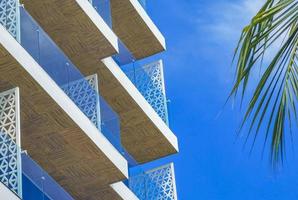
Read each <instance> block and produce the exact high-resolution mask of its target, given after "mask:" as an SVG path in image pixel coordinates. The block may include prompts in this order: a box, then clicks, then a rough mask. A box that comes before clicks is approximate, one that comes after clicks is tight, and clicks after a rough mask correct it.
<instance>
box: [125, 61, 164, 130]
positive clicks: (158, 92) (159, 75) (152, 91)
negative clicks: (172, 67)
mask: <svg viewBox="0 0 298 200" xmlns="http://www.w3.org/2000/svg"><path fill="white" fill-rule="evenodd" d="M126 74H127V76H128V77H129V79H130V80H132V82H133V83H134V84H135V86H136V87H137V88H138V90H139V91H140V93H141V94H142V95H143V96H144V97H145V99H146V100H147V102H148V103H149V104H150V105H151V106H152V108H153V109H154V110H155V111H156V113H157V114H158V115H159V116H160V117H161V118H162V120H163V121H164V122H165V123H167V124H168V109H167V98H166V92H165V83H164V75H163V65H162V61H161V60H160V61H158V62H154V63H151V64H149V65H146V66H143V67H141V68H138V69H135V70H134V71H130V72H127V73H126Z"/></svg>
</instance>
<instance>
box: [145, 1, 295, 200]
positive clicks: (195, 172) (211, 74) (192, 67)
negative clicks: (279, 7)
mask: <svg viewBox="0 0 298 200" xmlns="http://www.w3.org/2000/svg"><path fill="white" fill-rule="evenodd" d="M147 4H148V5H147V6H148V12H149V14H150V16H151V17H152V19H153V21H154V22H155V23H156V24H157V26H158V27H159V28H160V30H161V31H162V33H163V34H164V36H165V37H166V39H167V48H168V50H167V52H165V53H163V54H161V55H157V56H154V57H153V58H150V59H157V58H162V59H163V60H164V65H165V66H164V67H165V78H166V87H167V95H168V98H169V99H170V100H171V106H170V114H171V116H170V120H171V128H172V130H173V131H174V132H175V134H176V135H177V136H178V138H179V142H180V153H179V154H178V155H175V156H172V157H170V158H167V159H164V160H162V161H158V162H157V163H154V165H158V164H163V163H167V162H169V161H174V162H175V168H176V169H175V170H176V179H177V187H178V197H179V199H182V200H200V199H202V200H225V199H228V200H234V199H235V200H236V199H237V200H239V199H241V200H246V199H247V200H251V199H254V200H259V199H260V200H285V199H286V200H287V199H290V200H292V199H298V190H297V189H296V187H297V185H298V170H297V169H296V167H295V166H297V164H298V162H297V158H295V156H291V157H290V158H288V160H287V163H286V165H285V167H284V169H283V170H282V171H280V172H279V173H277V174H273V173H272V172H271V170H270V167H269V165H268V162H267V161H266V160H262V159H261V156H260V152H259V150H258V149H256V150H255V151H254V152H253V154H252V155H251V156H249V154H248V152H247V150H246V149H244V150H243V148H242V146H243V145H242V144H243V142H242V141H241V138H240V139H239V140H236V142H235V132H236V129H237V127H238V126H239V121H240V116H241V115H240V114H239V113H240V112H239V109H236V108H233V106H232V102H230V103H229V104H227V105H226V106H225V107H223V105H224V103H225V100H226V98H227V96H228V94H229V91H230V89H231V86H232V83H233V68H232V67H231V60H232V55H233V50H234V47H235V45H236V41H237V39H238V37H239V34H240V30H241V27H242V26H244V25H245V24H246V23H247V22H248V21H249V18H250V17H251V16H252V15H253V14H254V13H255V12H256V11H257V9H258V8H259V7H260V6H261V4H262V1H261V0H216V1H210V0H185V1H178V0H176V1H175V0H174V1H173V0H162V1H152V0H148V3H147ZM150 59H149V60H150Z"/></svg>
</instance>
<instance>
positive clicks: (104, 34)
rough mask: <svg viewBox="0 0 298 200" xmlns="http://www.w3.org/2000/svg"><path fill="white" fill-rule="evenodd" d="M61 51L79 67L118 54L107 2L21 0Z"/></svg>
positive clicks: (88, 0) (92, 0) (95, 63)
mask: <svg viewBox="0 0 298 200" xmlns="http://www.w3.org/2000/svg"><path fill="white" fill-rule="evenodd" d="M21 3H22V4H24V7H25V8H26V10H27V11H28V12H29V13H30V15H31V16H32V17H33V18H34V19H35V20H36V21H37V22H38V24H40V26H41V27H42V28H43V29H44V30H45V32H46V33H47V34H48V35H49V36H50V37H51V38H52V39H53V41H54V42H55V43H56V44H57V45H58V46H59V47H60V49H61V50H62V51H63V52H64V53H65V54H66V55H67V56H68V57H69V58H70V59H71V60H72V62H73V63H74V64H75V65H76V66H79V67H80V68H81V67H82V68H85V67H86V68H88V67H89V66H90V65H92V66H93V65H98V61H99V60H100V59H102V58H106V57H108V56H111V55H113V54H115V53H117V51H118V46H117V37H116V35H115V34H114V32H113V31H112V30H111V28H110V27H109V26H111V17H110V12H109V2H108V1H106V0H63V1H61V0H46V1H45V0H43V1H41V0H21Z"/></svg>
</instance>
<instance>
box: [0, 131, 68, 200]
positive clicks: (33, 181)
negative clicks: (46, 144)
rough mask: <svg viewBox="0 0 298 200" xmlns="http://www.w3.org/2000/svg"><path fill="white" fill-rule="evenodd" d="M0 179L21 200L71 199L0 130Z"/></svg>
mask: <svg viewBox="0 0 298 200" xmlns="http://www.w3.org/2000/svg"><path fill="white" fill-rule="evenodd" d="M0 181H1V182H2V183H3V184H4V185H5V186H6V187H8V188H9V189H10V190H11V191H12V192H14V193H16V194H17V195H18V196H19V197H20V198H21V199H23V200H32V199H34V200H73V198H72V197H71V196H70V195H69V194H68V193H67V192H66V191H65V190H64V189H63V188H62V187H61V186H60V185H59V184H58V183H57V182H56V181H55V180H54V179H53V178H52V177H50V176H49V175H48V174H47V173H46V172H45V171H44V170H43V169H42V168H41V167H40V166H39V165H38V164H37V163H36V162H35V161H34V160H33V159H32V158H30V156H29V155H27V154H26V153H25V152H24V151H22V150H21V149H20V147H19V146H18V145H16V143H15V142H14V141H13V139H12V138H11V137H10V136H9V134H8V133H5V132H0Z"/></svg>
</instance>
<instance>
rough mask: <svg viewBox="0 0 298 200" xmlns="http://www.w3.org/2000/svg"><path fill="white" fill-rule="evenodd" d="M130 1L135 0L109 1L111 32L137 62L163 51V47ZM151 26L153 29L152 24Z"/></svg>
mask: <svg viewBox="0 0 298 200" xmlns="http://www.w3.org/2000/svg"><path fill="white" fill-rule="evenodd" d="M132 1H137V0H110V2H111V10H112V19H113V31H114V32H115V33H116V35H117V36H118V37H119V38H120V39H121V40H122V42H123V43H124V44H125V45H126V46H127V48H128V49H129V50H130V51H131V52H132V54H133V55H134V57H135V58H136V59H137V60H138V59H141V58H145V57H148V56H151V55H154V54H156V53H159V52H161V51H164V50H165V46H163V44H162V43H161V42H160V41H159V40H158V37H159V36H158V35H156V34H154V33H153V31H152V30H151V28H152V27H151V28H150V27H149V26H148V24H147V23H148V22H146V21H144V18H142V17H141V16H140V13H139V12H138V11H137V9H136V7H135V6H134V5H133V4H132ZM137 3H138V2H137ZM140 7H141V6H140ZM141 9H142V8H141ZM152 26H154V27H155V25H154V24H153V23H152ZM156 30H158V29H157V28H156ZM158 32H159V31H158ZM161 37H163V36H161Z"/></svg>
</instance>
